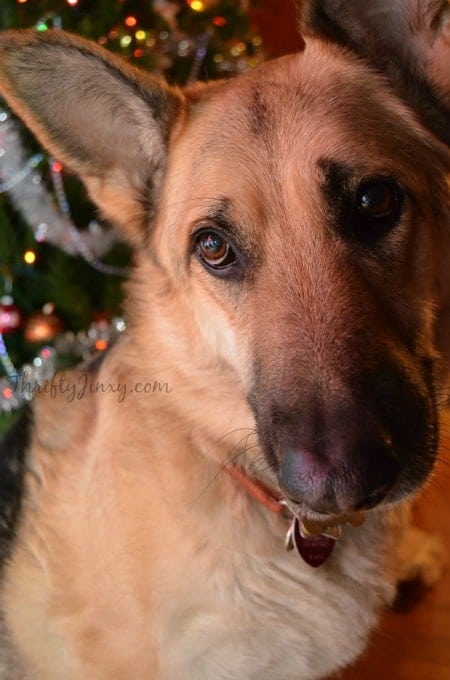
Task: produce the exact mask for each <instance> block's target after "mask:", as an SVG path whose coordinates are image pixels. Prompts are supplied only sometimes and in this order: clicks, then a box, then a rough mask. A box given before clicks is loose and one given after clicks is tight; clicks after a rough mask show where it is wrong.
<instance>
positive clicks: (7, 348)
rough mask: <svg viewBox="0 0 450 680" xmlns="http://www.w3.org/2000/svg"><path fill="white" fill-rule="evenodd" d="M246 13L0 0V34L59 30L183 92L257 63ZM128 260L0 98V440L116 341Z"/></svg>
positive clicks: (106, 0)
mask: <svg viewBox="0 0 450 680" xmlns="http://www.w3.org/2000/svg"><path fill="white" fill-rule="evenodd" d="M255 4H256V3H255V2H251V1H250V0H184V1H183V0H65V1H63V0H1V5H0V30H4V29H10V28H34V29H35V30H37V31H47V30H49V29H53V30H59V29H62V28H63V29H65V30H68V31H72V32H75V33H78V34H80V35H83V36H85V37H87V38H90V39H92V40H95V41H97V42H98V43H99V44H100V45H102V46H104V47H105V48H106V49H110V50H112V51H114V52H119V53H121V54H122V55H123V56H124V57H125V58H127V59H129V60H130V61H132V62H134V63H136V64H138V65H140V66H142V67H143V68H146V69H150V70H152V71H153V72H156V73H158V74H161V75H163V76H165V77H166V78H167V79H168V81H169V82H171V83H176V84H179V85H185V84H190V83H193V82H195V81H197V80H199V79H200V80H201V79H208V80H209V79H214V78H218V77H219V78H223V77H227V76H230V75H233V74H236V73H240V72H243V71H245V70H246V69H248V68H252V67H254V66H256V65H257V64H258V63H259V62H260V61H262V59H263V51H262V39H261V37H260V36H259V35H258V34H257V33H256V32H255V30H253V29H252V27H251V22H250V19H249V12H250V10H251V9H253V8H254V6H255ZM130 258H131V255H130V252H129V250H128V248H127V247H126V246H125V244H123V243H122V242H120V241H119V240H118V237H117V235H116V233H115V232H114V230H113V228H112V227H111V226H110V225H108V224H105V223H104V222H100V221H99V220H98V217H97V215H96V211H95V208H94V206H93V205H92V204H91V203H90V202H89V200H88V199H87V197H86V194H85V192H84V188H83V186H82V185H81V184H80V182H79V181H78V180H77V179H76V178H75V177H74V176H73V175H70V174H69V173H66V171H65V169H64V167H63V166H62V164H61V163H60V162H59V160H58V159H53V158H49V156H48V155H47V154H46V153H45V151H44V150H43V149H42V148H40V147H39V144H38V143H37V142H36V140H35V139H34V138H33V137H32V136H31V135H30V133H29V132H28V131H27V130H25V129H24V127H23V126H22V125H21V123H20V122H19V121H18V120H17V119H16V118H15V117H14V116H13V115H12V114H11V112H10V111H9V110H8V108H7V106H6V104H5V103H4V102H3V101H2V100H1V99H0V431H1V430H2V429H4V428H5V426H9V425H10V423H11V419H10V417H9V416H10V414H11V413H16V412H17V411H18V409H20V407H22V406H23V404H24V403H26V401H27V400H28V399H30V398H31V397H32V396H33V394H34V392H35V391H36V389H37V388H38V386H39V385H42V384H43V383H45V381H46V380H48V379H50V378H51V377H52V375H53V373H54V371H55V370H56V369H57V368H59V367H61V366H64V365H68V364H70V363H74V362H76V361H79V360H80V359H83V358H87V357H89V356H92V355H93V354H94V353H96V352H99V351H103V350H105V349H106V348H107V347H108V344H109V343H110V342H111V341H112V340H113V339H114V336H115V335H116V334H118V333H120V332H122V331H123V330H124V328H125V325H126V313H125V320H124V318H123V314H124V310H122V308H121V304H122V296H121V283H122V282H123V280H124V278H126V276H127V269H128V267H129V264H130ZM125 312H126V310H125ZM25 383H26V384H27V385H28V389H27V390H23V388H21V387H20V386H23V385H24V384H25ZM35 388H36V389H35Z"/></svg>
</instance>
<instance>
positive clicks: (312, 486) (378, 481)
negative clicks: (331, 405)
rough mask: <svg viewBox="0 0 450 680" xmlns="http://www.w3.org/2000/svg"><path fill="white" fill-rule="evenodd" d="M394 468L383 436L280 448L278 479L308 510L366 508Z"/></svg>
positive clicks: (389, 482) (394, 476) (383, 492)
mask: <svg viewBox="0 0 450 680" xmlns="http://www.w3.org/2000/svg"><path fill="white" fill-rule="evenodd" d="M399 474H400V463H399V461H398V460H397V458H396V456H395V454H394V451H393V448H392V446H391V444H390V442H389V441H388V440H387V439H384V438H377V439H375V438H373V439H372V440H371V441H367V440H365V441H362V442H359V443H358V442H356V443H355V442H354V443H352V444H351V445H350V446H349V445H347V446H342V445H341V446H339V445H338V444H337V443H336V444H335V448H334V449H333V447H332V446H331V447H330V448H329V450H328V451H326V450H321V451H320V452H317V451H316V452H315V453H314V454H313V453H311V452H310V451H309V450H308V449H306V448H303V447H295V448H294V447H290V448H287V449H285V450H284V451H283V452H281V456H280V470H279V484H280V487H281V489H282V490H283V491H284V492H285V493H286V495H287V496H288V497H289V498H291V499H292V500H294V501H296V502H297V503H304V504H305V505H307V506H308V507H309V508H310V509H311V510H313V511H315V512H318V513H325V514H339V513H347V512H353V511H356V510H369V509H370V508H374V507H375V506H377V505H378V504H379V503H381V502H382V501H383V500H384V499H385V498H386V496H387V495H388V494H389V491H391V489H392V488H393V487H394V486H395V484H396V482H397V480H398V477H399Z"/></svg>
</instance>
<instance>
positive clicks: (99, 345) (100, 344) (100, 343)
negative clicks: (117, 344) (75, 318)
mask: <svg viewBox="0 0 450 680" xmlns="http://www.w3.org/2000/svg"><path fill="white" fill-rule="evenodd" d="M94 346H95V349H98V351H99V352H104V351H105V349H106V348H107V347H108V343H107V342H106V340H96V341H95V343H94Z"/></svg>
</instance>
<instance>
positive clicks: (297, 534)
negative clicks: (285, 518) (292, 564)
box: [288, 517, 336, 569]
mask: <svg viewBox="0 0 450 680" xmlns="http://www.w3.org/2000/svg"><path fill="white" fill-rule="evenodd" d="M288 542H292V544H293V546H294V547H295V548H296V550H297V552H298V554H299V555H300V556H301V558H302V559H303V560H304V561H305V562H306V564H309V566H310V567H314V568H315V569H316V568H317V567H320V566H321V565H322V564H323V563H324V562H326V561H327V559H328V558H329V557H330V555H331V553H332V552H333V549H334V545H335V543H336V541H335V539H334V538H330V537H329V536H324V535H323V534H320V535H316V536H306V537H303V536H302V533H301V529H300V521H299V519H298V518H297V517H294V519H293V520H292V524H291V526H290V528H289V531H288Z"/></svg>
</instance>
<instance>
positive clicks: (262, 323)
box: [0, 0, 450, 514]
mask: <svg viewBox="0 0 450 680" xmlns="http://www.w3.org/2000/svg"><path fill="white" fill-rule="evenodd" d="M344 4H345V7H348V6H350V5H354V6H355V7H356V8H357V6H358V5H361V6H363V5H364V3H363V2H362V0H361V2H360V3H358V2H349V1H348V0H347V1H346V2H345V3H340V2H335V3H333V2H330V3H327V2H311V3H307V7H306V8H305V16H307V20H306V24H305V25H307V26H308V30H307V33H308V34H309V35H310V36H311V34H313V35H312V37H309V38H308V40H307V45H306V48H305V50H304V52H303V53H302V54H299V55H294V56H290V57H285V58H283V59H280V60H277V61H275V62H272V63H268V64H266V65H264V66H262V67H261V68H258V69H256V70H255V71H253V72H250V73H248V74H246V75H245V76H242V77H240V78H238V79H236V80H234V81H229V82H220V83H216V84H211V85H209V86H204V87H198V88H193V89H189V90H187V91H186V92H182V91H179V90H176V89H174V88H169V87H167V86H166V85H164V84H161V83H159V82H157V81H156V80H155V79H153V78H151V77H150V76H148V75H144V74H142V73H139V72H138V71H136V70H135V69H132V68H131V67H129V66H126V65H125V64H123V63H122V62H121V61H120V60H119V59H117V58H115V57H113V56H111V55H108V54H107V53H106V52H104V51H103V50H101V49H100V48H98V47H97V46H95V45H91V44H90V43H87V42H86V41H83V40H81V39H77V38H73V37H70V36H68V35H66V34H63V33H48V34H46V35H44V36H38V35H36V34H34V33H31V32H24V33H14V32H13V33H5V34H3V35H1V34H0V92H2V94H3V95H4V96H5V97H6V99H7V100H8V101H9V103H10V104H11V106H12V107H13V108H14V109H15V110H16V111H17V112H18V113H19V115H21V116H22V117H23V119H24V120H25V121H26V122H27V123H28V125H29V126H30V127H31V129H32V130H34V131H35V132H36V133H37V135H38V136H39V137H40V138H41V140H42V141H43V142H44V143H45V144H46V145H47V147H48V148H49V149H50V150H51V151H52V152H53V153H54V154H55V155H57V156H58V157H59V158H61V159H62V160H65V161H66V162H67V163H68V164H69V165H70V166H71V167H72V168H73V169H74V170H75V171H77V172H78V173H79V174H80V175H81V176H82V178H83V179H84V181H85V183H86V185H87V187H88V189H89V191H90V194H91V196H92V197H93V199H94V200H95V201H96V202H97V204H98V205H99V206H100V208H101V209H102V210H103V212H104V214H105V215H106V216H108V217H110V218H111V219H113V220H114V221H115V222H116V223H117V224H119V225H120V226H121V227H122V230H123V233H124V234H126V235H127V236H128V238H129V240H130V241H131V242H132V243H134V244H135V246H136V249H137V250H138V251H140V253H141V255H140V259H141V261H144V260H145V259H147V264H146V265H145V267H147V268H148V267H150V266H151V267H153V268H154V270H155V272H157V274H156V273H155V280H156V276H158V277H163V278H164V280H165V281H166V284H167V285H166V286H165V287H161V288H160V290H159V293H158V300H157V301H156V302H155V299H154V300H153V302H154V304H155V305H156V308H155V311H154V312H153V314H157V313H161V314H164V315H165V323H164V329H165V332H166V333H167V332H169V331H171V332H172V333H174V332H176V333H177V334H178V335H179V338H178V340H177V347H178V348H179V350H180V352H182V353H183V357H182V358H183V359H184V360H186V361H191V362H196V370H197V378H198V375H199V373H198V371H199V370H200V371H201V369H202V365H201V360H203V361H204V366H205V376H206V375H209V374H210V373H211V370H215V371H216V372H219V371H222V370H225V368H224V367H228V371H230V370H231V372H232V373H233V374H234V375H235V376H238V378H239V380H240V382H241V384H242V385H243V386H244V390H245V392H246V394H247V398H248V402H249V404H250V406H251V409H252V411H253V414H254V417H255V420H256V426H257V431H258V435H259V440H260V443H261V446H262V448H263V450H264V453H265V456H266V458H267V460H268V462H269V463H270V465H271V467H272V469H273V471H274V472H275V474H276V475H277V476H278V479H279V483H280V486H281V488H282V489H283V490H284V492H285V493H286V495H287V496H289V497H290V498H291V499H293V500H295V501H298V502H300V503H302V504H303V505H304V506H305V508H308V509H310V510H313V511H314V512H316V513H321V514H322V513H339V512H342V511H351V510H353V509H362V508H370V507H373V506H375V505H377V504H379V503H380V502H382V501H383V500H385V501H386V502H387V501H395V500H398V499H401V498H402V497H403V496H404V495H406V494H407V493H409V492H411V491H412V490H414V489H415V488H417V487H418V486H420V485H421V484H422V483H423V481H424V480H425V478H426V477H427V475H428V474H429V472H430V470H431V468H432V466H433V462H434V458H435V455H436V444H437V424H436V401H437V394H436V387H435V384H436V383H435V378H436V370H437V366H438V359H439V357H440V354H439V352H442V351H443V350H442V348H440V347H439V346H438V344H437V341H436V325H437V323H438V321H439V320H440V318H441V317H443V316H444V311H443V310H444V308H445V307H446V305H447V303H448V293H449V285H448V283H449V282H448V273H447V269H448V266H447V258H446V252H447V248H448V246H449V237H448V228H449V219H450V216H449V206H448V198H447V191H448V187H447V183H446V175H447V172H448V170H449V157H448V150H447V148H446V146H445V142H446V141H447V139H446V136H445V135H446V134H447V131H444V130H443V129H442V125H441V123H440V122H439V121H438V123H436V118H435V117H436V116H438V115H439V116H441V117H442V116H446V115H447V109H446V99H445V96H444V95H445V92H444V94H443V93H442V91H441V89H442V88H443V87H445V77H444V75H443V74H442V72H441V69H440V67H439V58H438V56H436V59H435V60H434V61H433V58H432V57H429V58H428V57H427V59H426V63H427V64H433V66H432V67H431V66H430V72H429V76H427V75H426V74H425V72H423V71H422V70H420V72H419V71H417V73H415V74H414V81H413V82H412V83H410V84H411V88H412V91H415V88H416V86H417V84H416V81H417V83H420V84H421V86H422V85H423V89H422V90H421V91H423V92H426V93H427V95H426V96H427V97H428V99H427V100H426V101H425V102H424V101H422V100H420V102H419V103H417V101H416V100H414V98H412V99H411V98H410V94H411V93H410V92H409V91H408V89H407V85H405V80H406V81H408V79H409V78H410V77H412V76H411V74H410V73H409V72H408V73H407V72H406V71H405V79H402V78H403V77H402V78H400V76H399V77H398V78H397V76H398V73H400V72H401V67H402V63H400V62H399V58H398V54H397V52H396V49H397V43H396V42H395V41H394V40H392V41H390V40H387V41H386V43H383V46H384V47H383V49H385V54H384V58H383V60H382V63H378V62H376V61H375V60H374V59H372V58H371V55H370V54H367V53H364V54H363V50H361V49H359V38H361V42H362V44H365V36H363V35H362V32H361V31H362V29H361V26H364V27H365V26H366V25H367V26H369V25H370V22H369V23H367V22H368V19H367V18H366V17H365V16H363V15H364V12H361V13H360V14H361V16H359V14H358V12H356V10H355V14H353V15H352V17H351V27H350V28H349V31H348V33H346V31H345V30H344V28H343V27H341V26H340V23H339V22H340V20H341V18H342V19H346V18H347V17H348V12H347V10H346V9H345V8H344V9H342V11H339V12H338V13H337V14H336V16H335V15H334V13H333V12H332V11H331V10H330V6H331V7H332V6H335V7H336V8H339V7H340V5H344ZM369 4H370V5H371V6H375V5H376V4H377V3H376V2H372V3H369ZM381 4H383V5H384V4H385V3H381V2H380V5H381ZM399 5H400V3H399ZM405 7H406V3H405ZM445 15H446V12H445V11H443V12H442V17H445ZM403 16H404V15H403V14H402V17H403ZM409 16H410V15H409V14H408V15H405V17H407V18H408V17H409ZM336 17H337V18H336ZM440 17H441V15H440V14H439V15H438V14H436V16H434V15H433V22H432V25H431V23H430V26H429V30H430V31H439V30H441V21H440ZM359 20H360V21H361V24H359V23H358V21H359ZM408 21H409V19H408ZM388 23H389V22H388ZM414 25H415V24H414ZM405 26H407V27H408V32H407V33H406V35H404V36H403V47H404V48H405V54H406V53H408V54H409V52H408V50H411V51H412V52H413V53H414V55H415V57H414V58H415V61H414V64H415V68H416V67H417V69H419V67H420V64H421V63H422V62H421V61H420V59H422V57H421V56H420V54H422V53H420V54H418V55H416V48H415V42H414V41H415V39H416V33H415V32H414V31H412V30H411V31H410V30H409V26H410V24H409V23H408V22H406V24H405ZM427 27H428V24H427ZM367 30H368V31H369V28H368V29H367ZM370 31H372V29H370ZM370 31H369V32H370ZM370 35H371V36H373V44H376V45H378V46H379V44H380V41H381V38H380V36H379V34H378V33H377V32H376V27H375V28H373V32H372V33H370ZM430 35H431V33H430ZM433 35H435V33H433ZM427 41H428V38H427V37H425V38H422V37H421V39H420V40H419V43H420V44H421V45H422V47H423V44H424V45H425V46H427V45H428V47H429V48H430V50H431V53H432V52H433V49H432V43H430V42H429V41H428V42H427ZM337 42H343V43H344V45H345V47H342V46H341V45H339V44H336V43H337ZM349 46H350V47H351V49H350V50H349V49H348V47H349ZM380 49H381V47H380ZM424 52H426V49H425V48H424ZM438 53H439V54H440V52H436V54H438ZM402 54H403V53H402ZM361 55H362V56H364V57H366V58H367V59H369V60H370V61H371V63H372V65H373V68H371V67H370V66H369V64H368V63H367V61H365V60H363V59H361ZM408 58H409V57H408ZM408 63H409V62H408V61H407V62H406V65H407V64H408ZM424 63H425V62H424ZM393 65H396V67H395V69H394V68H393ZM391 67H392V69H391ZM420 68H421V67H420ZM377 70H378V71H382V72H383V73H377ZM394 71H395V77H394V75H393V74H394ZM386 76H387V77H386ZM399 83H400V84H399ZM441 95H442V96H441ZM419 104H420V106H421V105H422V104H424V108H425V109H426V110H425V112H424V113H423V111H422V109H421V108H420V110H419V108H418V106H419ZM422 114H423V115H422ZM439 120H440V119H439ZM430 131H431V132H430ZM439 137H440V139H439ZM147 253H148V254H149V256H148V257H147ZM150 255H151V256H150ZM150 262H151V264H149V263H150ZM141 269H142V271H144V265H142V267H141ZM140 278H141V280H142V273H141V277H140ZM151 286H152V281H151V280H149V281H148V296H149V299H150V297H151ZM143 289H144V286H143V285H142V283H141V285H140V294H141V295H142V291H143ZM164 291H165V292H164ZM174 300H175V305H178V306H181V307H183V309H185V310H189V312H188V313H189V315H190V316H189V323H188V324H186V326H188V327H189V328H188V329H187V328H184V327H180V328H179V329H178V330H176V331H174V329H173V328H171V326H170V323H171V320H170V313H169V312H168V311H167V310H168V309H169V308H172V309H173V308H174ZM140 304H141V309H142V308H143V305H142V301H141V303H140ZM175 316H176V315H175V314H174V316H173V318H175ZM132 332H133V330H132ZM188 334H189V342H185V340H186V338H187V337H188ZM165 341H167V337H166V338H165ZM194 342H195V343H196V344H197V347H194V345H193V343H194ZM163 344H164V343H162V346H161V351H163ZM198 347H201V351H200V352H199V351H197V350H198ZM212 367H213V368H212ZM205 380H206V377H205ZM207 388H208V384H207V383H206V384H205V389H207ZM186 398H189V397H188V396H187V397H186ZM211 400H212V403H213V402H214V394H211ZM199 417H200V416H199ZM205 417H206V418H209V417H211V418H212V419H214V406H211V412H210V413H205Z"/></svg>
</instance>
